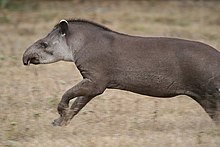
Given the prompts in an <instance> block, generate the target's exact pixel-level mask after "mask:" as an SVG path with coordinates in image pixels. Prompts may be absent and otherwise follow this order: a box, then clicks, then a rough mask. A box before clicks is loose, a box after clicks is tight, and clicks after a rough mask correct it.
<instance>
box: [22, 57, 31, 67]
mask: <svg viewBox="0 0 220 147" xmlns="http://www.w3.org/2000/svg"><path fill="white" fill-rule="evenodd" d="M23 64H24V65H29V64H30V59H29V58H27V57H23Z"/></svg>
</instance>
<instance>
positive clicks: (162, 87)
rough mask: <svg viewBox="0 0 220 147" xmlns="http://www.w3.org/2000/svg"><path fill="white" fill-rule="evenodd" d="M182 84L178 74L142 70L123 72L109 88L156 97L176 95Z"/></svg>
mask: <svg viewBox="0 0 220 147" xmlns="http://www.w3.org/2000/svg"><path fill="white" fill-rule="evenodd" d="M180 85H182V84H181V80H180V78H178V77H176V76H171V75H166V73H161V74H157V73H155V74H151V73H144V72H143V73H140V72H127V73H122V74H120V75H118V76H117V78H114V80H112V81H111V83H110V84H109V86H108V88H113V89H121V90H127V91H131V92H135V93H138V94H143V95H148V96H155V97H172V96H176V95H177V93H175V92H176V91H179V90H180V89H181V88H180Z"/></svg>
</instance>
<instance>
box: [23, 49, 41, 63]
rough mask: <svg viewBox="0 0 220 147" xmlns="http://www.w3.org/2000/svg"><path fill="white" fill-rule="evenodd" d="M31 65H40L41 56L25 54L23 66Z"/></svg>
mask: <svg viewBox="0 0 220 147" xmlns="http://www.w3.org/2000/svg"><path fill="white" fill-rule="evenodd" d="M30 63H32V64H39V63H40V61H39V56H38V55H37V54H36V53H34V54H28V52H25V53H24V55H23V64H24V65H30Z"/></svg>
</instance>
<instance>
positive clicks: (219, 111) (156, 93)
mask: <svg viewBox="0 0 220 147" xmlns="http://www.w3.org/2000/svg"><path fill="white" fill-rule="evenodd" d="M61 60H62V61H68V62H74V63H75V65H76V67H77V69H78V70H79V71H80V73H81V75H82V77H83V79H82V81H81V82H79V83H78V84H76V85H75V86H73V87H72V88H70V89H69V90H67V91H66V92H65V93H64V94H63V96H62V99H61V101H60V102H59V104H58V107H57V110H58V113H59V115H60V116H59V118H58V119H55V120H54V122H53V125H54V126H65V125H67V124H69V122H70V121H71V119H72V118H73V117H74V116H75V115H76V114H77V113H78V112H79V111H80V110H81V109H82V108H83V107H84V106H85V105H86V104H87V103H88V102H89V101H90V100H91V99H93V98H94V97H95V96H97V95H100V94H102V93H103V92H104V91H105V90H106V89H107V88H110V89H120V90H127V91H131V92H134V93H138V94H142V95H147V96H152V97H160V98H170V97H174V96H177V95H186V96H189V97H191V98H192V99H194V100H195V101H196V102H198V104H200V105H201V107H202V108H203V109H204V110H205V111H206V112H207V113H208V115H209V116H210V117H211V119H213V120H214V122H216V123H217V124H220V52H219V51H218V50H217V49H215V48H213V47H211V46H209V45H207V44H204V43H201V42H197V41H190V40H185V39H179V38H168V37H141V36H133V35H128V34H124V33H119V32H116V31H113V30H111V29H109V28H107V27H105V26H103V25H100V24H98V23H95V22H92V21H88V20H83V19H72V20H61V21H60V22H59V23H58V24H56V25H55V26H54V28H53V29H52V31H51V32H50V33H49V34H48V35H47V36H46V37H44V38H42V39H40V40H38V41H36V42H35V43H34V44H33V45H31V46H30V47H29V48H28V49H27V50H26V51H25V52H24V54H23V63H24V65H29V64H47V63H53V62H57V61H61ZM73 98H76V100H75V101H74V103H73V104H72V105H71V106H70V107H69V102H70V100H71V99H73ZM146 107H147V106H146Z"/></svg>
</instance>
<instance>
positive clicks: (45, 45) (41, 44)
mask: <svg viewBox="0 0 220 147" xmlns="http://www.w3.org/2000/svg"><path fill="white" fill-rule="evenodd" d="M40 46H41V47H42V48H47V47H48V43H47V42H41V43H40Z"/></svg>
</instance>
